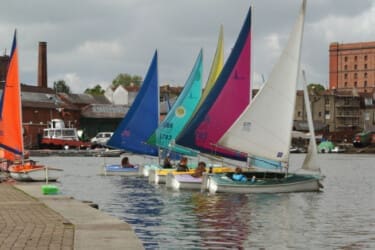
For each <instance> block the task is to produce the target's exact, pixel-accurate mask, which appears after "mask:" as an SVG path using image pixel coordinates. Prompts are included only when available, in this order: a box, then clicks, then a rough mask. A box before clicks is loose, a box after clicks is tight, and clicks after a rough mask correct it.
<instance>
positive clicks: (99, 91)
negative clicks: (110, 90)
mask: <svg viewBox="0 0 375 250" xmlns="http://www.w3.org/2000/svg"><path fill="white" fill-rule="evenodd" d="M85 94H90V95H103V94H104V89H102V87H101V86H100V85H99V84H97V85H96V86H95V87H93V88H91V89H90V88H87V89H86V90H85Z"/></svg>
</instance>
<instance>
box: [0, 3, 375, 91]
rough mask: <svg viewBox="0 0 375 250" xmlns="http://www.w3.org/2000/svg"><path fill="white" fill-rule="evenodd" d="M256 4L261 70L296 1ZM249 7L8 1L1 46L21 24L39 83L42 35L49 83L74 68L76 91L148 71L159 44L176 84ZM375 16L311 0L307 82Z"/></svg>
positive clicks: (366, 31)
mask: <svg viewBox="0 0 375 250" xmlns="http://www.w3.org/2000/svg"><path fill="white" fill-rule="evenodd" d="M252 3H253V5H254V12H253V49H254V51H253V62H254V65H253V71H254V72H255V73H256V74H257V75H258V76H262V75H263V76H264V78H265V79H267V76H268V74H269V73H270V71H271V69H272V66H273V65H274V64H275V61H276V60H277V58H278V56H279V55H280V53H281V51H282V49H283V47H284V46H285V43H286V39H287V37H288V35H289V32H290V31H291V29H292V26H293V23H294V22H295V19H296V17H297V14H298V10H299V8H300V4H301V0H284V1H279V0H254V1H253V2H252ZM248 8H249V2H248V1H228V0H205V1H201V0H179V1H175V0H158V1H149V0H107V1H100V0H82V1H73V0H65V1H57V2H56V1H45V0H33V1H26V0H23V1H22V0H20V1H10V2H8V3H7V7H6V11H4V12H3V13H2V15H0V37H1V38H2V39H0V48H1V49H2V50H3V49H4V48H8V51H9V48H10V44H11V39H12V35H13V30H14V28H17V29H18V34H19V49H20V50H19V53H20V71H21V72H20V77H21V81H22V82H24V83H28V84H36V83H35V82H36V72H37V55H38V51H37V50H38V42H39V41H47V43H48V48H47V49H48V74H49V77H48V79H49V86H51V85H52V82H53V81H55V80H58V77H64V76H66V75H69V74H73V75H75V76H76V78H75V80H74V81H77V82H72V84H74V86H71V88H72V89H74V91H77V92H83V91H84V90H85V89H86V88H87V87H89V86H92V84H93V85H94V86H95V85H96V84H97V83H101V84H105V83H110V82H111V81H112V80H113V79H114V78H115V77H116V76H117V75H118V74H119V73H130V74H135V75H140V76H144V74H145V73H146V70H147V68H148V65H149V63H150V60H151V57H152V54H153V52H154V50H155V49H158V51H159V73H160V74H159V79H160V81H161V83H165V82H167V83H175V84H179V85H182V84H184V83H185V81H186V78H187V77H188V75H189V73H190V71H191V68H192V67H193V64H194V61H195V59H196V57H197V55H198V53H199V50H200V49H201V48H203V50H204V74H203V76H204V77H205V79H206V78H207V74H208V70H209V68H210V64H211V60H212V58H213V55H214V52H215V48H216V42H217V36H218V32H219V27H220V25H221V24H223V25H224V45H225V58H227V57H228V55H229V53H230V51H231V49H232V47H233V45H234V42H235V40H236V38H237V36H238V32H239V30H240V28H241V25H242V23H243V19H244V17H245V15H246V12H247V10H248ZM20 13H22V14H20ZM374 16H375V15H374V3H373V1H371V0H361V1H352V0H340V1H339V0H314V1H308V4H307V15H306V25H305V33H304V43H303V55H302V64H303V65H304V67H306V69H308V70H309V72H306V73H307V75H308V76H309V77H310V79H309V81H313V82H326V81H327V80H328V46H329V43H330V42H334V41H339V42H353V41H372V40H373V37H374V31H373V27H374ZM254 80H255V81H259V80H260V78H256V77H254ZM258 83H260V82H258ZM103 87H106V86H103Z"/></svg>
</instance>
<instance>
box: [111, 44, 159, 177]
mask: <svg viewBox="0 0 375 250" xmlns="http://www.w3.org/2000/svg"><path fill="white" fill-rule="evenodd" d="M159 115H160V112H159V82H158V53H157V51H155V53H154V56H153V58H152V61H151V64H150V67H149V69H148V71H147V74H146V77H145V80H144V81H143V83H142V86H141V89H140V90H139V93H138V95H137V96H136V98H135V100H134V102H133V104H132V106H131V107H130V109H129V111H128V112H127V113H126V115H125V117H124V118H123V120H122V121H121V122H120V124H119V126H118V127H117V128H116V130H115V132H114V133H113V135H112V137H111V138H110V139H109V141H108V142H107V145H108V146H109V147H113V148H118V149H122V150H125V151H128V152H131V153H136V154H142V155H149V156H158V154H159V149H158V148H157V147H155V146H151V145H149V144H147V143H146V141H147V139H148V138H149V137H150V136H151V135H152V133H153V132H154V131H155V130H156V128H157V127H158V124H159ZM104 174H105V175H140V173H139V166H137V165H136V166H134V167H132V168H130V167H126V168H125V167H122V166H121V165H120V164H113V165H106V166H104Z"/></svg>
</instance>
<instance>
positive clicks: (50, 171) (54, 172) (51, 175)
mask: <svg viewBox="0 0 375 250" xmlns="http://www.w3.org/2000/svg"><path fill="white" fill-rule="evenodd" d="M46 171H47V173H46ZM62 172H63V170H62V169H59V168H50V167H48V168H47V169H46V168H43V169H32V170H30V171H28V172H27V174H28V175H29V177H30V179H31V181H46V180H47V179H46V175H47V176H48V181H57V179H58V178H60V176H61V175H62Z"/></svg>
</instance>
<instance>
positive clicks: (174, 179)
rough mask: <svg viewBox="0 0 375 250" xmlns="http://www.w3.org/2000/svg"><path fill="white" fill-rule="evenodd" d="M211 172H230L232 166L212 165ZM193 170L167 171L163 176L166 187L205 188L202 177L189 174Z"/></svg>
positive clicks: (175, 188)
mask: <svg viewBox="0 0 375 250" xmlns="http://www.w3.org/2000/svg"><path fill="white" fill-rule="evenodd" d="M211 167H212V172H213V173H216V174H218V173H227V172H228V173H232V172H233V168H231V167H223V166H219V165H213V166H211ZM192 173H194V171H190V172H169V173H167V175H166V177H165V184H166V187H167V188H172V189H174V190H178V189H194V190H205V189H206V188H207V187H206V182H205V181H204V180H203V179H202V178H196V177H193V176H191V174H192Z"/></svg>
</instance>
